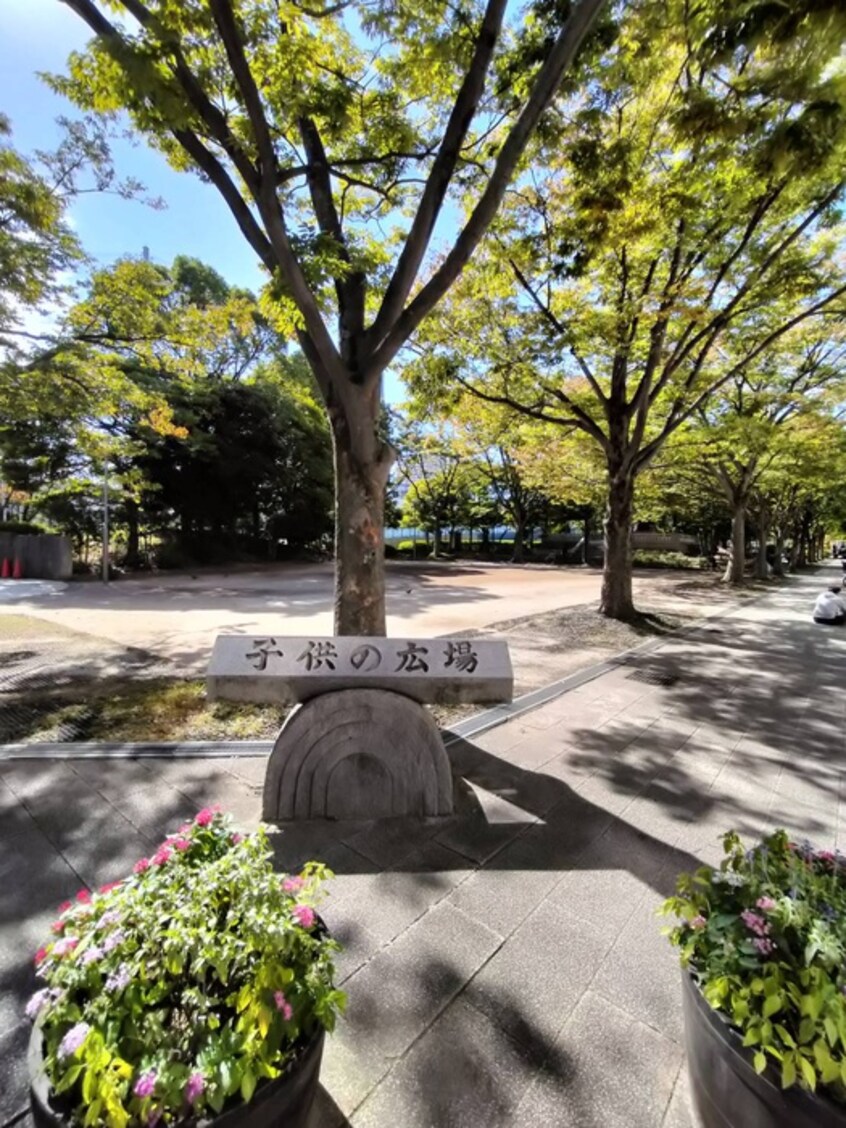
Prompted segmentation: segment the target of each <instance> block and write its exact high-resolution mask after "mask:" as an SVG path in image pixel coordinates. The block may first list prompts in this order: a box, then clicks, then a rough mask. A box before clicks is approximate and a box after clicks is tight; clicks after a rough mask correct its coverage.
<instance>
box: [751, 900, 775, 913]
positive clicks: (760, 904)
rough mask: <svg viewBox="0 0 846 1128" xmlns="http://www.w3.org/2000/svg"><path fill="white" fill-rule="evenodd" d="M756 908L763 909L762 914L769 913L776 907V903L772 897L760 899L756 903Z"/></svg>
mask: <svg viewBox="0 0 846 1128" xmlns="http://www.w3.org/2000/svg"><path fill="white" fill-rule="evenodd" d="M755 907H756V908H758V909H761V910H762V912H765V913H768V912H771V911H772V910H773V909H774V908H775V907H776V903H775V901H774V900H773V899H772V897H759V898H758V900H757V901H756V902H755Z"/></svg>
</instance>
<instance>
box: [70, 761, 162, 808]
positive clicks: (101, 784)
mask: <svg viewBox="0 0 846 1128" xmlns="http://www.w3.org/2000/svg"><path fill="white" fill-rule="evenodd" d="M152 763H153V761H152V760H69V761H68V767H69V770H70V771H72V772H73V773H74V774H75V775H77V776H79V777H80V778H81V779H83V780H84V781H85V782H86V783H87V784H88V785H89V786H90V787H91V790H92V791H94V792H99V794H100V795H105V796H106V798H107V799H112V798H116V799H120V798H122V797H123V796H125V795H128V794H130V793H131V792H133V791H137V790H138V788H143V787H148V786H150V784H153V783H155V776H154V775H153V774H152V772H151V771H150V765H151V764H152Z"/></svg>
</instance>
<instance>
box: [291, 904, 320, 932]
mask: <svg viewBox="0 0 846 1128" xmlns="http://www.w3.org/2000/svg"><path fill="white" fill-rule="evenodd" d="M293 911H294V919H295V920H296V922H297V924H300V925H302V927H303V928H305V929H307V930H308V929H310V928H313V927H314V921H315V915H314V909H310V908H309V907H308V905H294V910H293Z"/></svg>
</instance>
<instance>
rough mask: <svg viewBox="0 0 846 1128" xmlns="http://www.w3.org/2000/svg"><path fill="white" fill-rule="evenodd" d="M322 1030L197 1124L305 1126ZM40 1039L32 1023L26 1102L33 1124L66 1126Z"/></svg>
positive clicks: (269, 1127)
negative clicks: (248, 1094)
mask: <svg viewBox="0 0 846 1128" xmlns="http://www.w3.org/2000/svg"><path fill="white" fill-rule="evenodd" d="M324 1039H325V1031H324V1029H323V1027H322V1026H321V1027H318V1029H317V1031H316V1032H315V1033H314V1034H313V1035H312V1036H311V1038H309V1039H308V1040H307V1041H304V1042H303V1044H302V1048H301V1050H300V1052H299V1053H298V1054H297V1055H296V1057H295V1058H294V1059H293V1061H292V1062H291V1065H290V1067H289V1069H288V1070H287V1072H285V1073H284V1074H283V1075H282V1076H281V1077H277V1078H275V1080H273V1081H265V1082H263V1083H262V1084H261V1085H259V1087H258V1088H257V1089H256V1091H255V1093H254V1094H253V1099H252V1100H251V1101H250V1103H249V1104H244V1103H240V1104H234V1105H232V1106H231V1107H230V1108H224V1110H223V1111H222V1112H221V1113H220V1115H219V1116H215V1117H214V1118H213V1119H211V1120H201V1121H200V1122H199V1126H198V1128H203V1126H208V1128H277V1126H279V1125H284V1126H285V1128H306V1124H307V1122H308V1116H309V1112H310V1111H311V1106H312V1104H313V1102H314V1098H315V1095H316V1093H317V1085H318V1078H319V1075H320V1061H321V1058H322V1057H323V1042H324ZM42 1059H43V1040H42V1038H41V1031H40V1030H39V1029H38V1027H37V1026H36V1027H34V1028H33V1031H32V1037H31V1038H30V1042H29V1076H30V1106H31V1108H32V1119H33V1120H34V1122H35V1124H36V1128H67V1124H68V1121H67V1119H66V1117H65V1114H64V1112H63V1111H62V1109H61V1106H60V1105H57V1104H53V1102H52V1100H51V1096H50V1086H49V1084H48V1082H47V1078H46V1076H45V1074H44V1070H43V1068H42Z"/></svg>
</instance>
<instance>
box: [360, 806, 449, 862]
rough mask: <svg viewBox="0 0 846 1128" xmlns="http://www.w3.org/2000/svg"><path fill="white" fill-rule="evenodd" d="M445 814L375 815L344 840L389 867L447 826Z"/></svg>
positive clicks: (371, 858)
mask: <svg viewBox="0 0 846 1128" xmlns="http://www.w3.org/2000/svg"><path fill="white" fill-rule="evenodd" d="M445 821H446V820H445V819H443V818H421V819H414V820H411V819H405V818H396V819H374V820H373V821H372V822H370V823H369V824H368V825H367V826H365V827H364V828H363V829H361V830H358V831H356V832H354V833H353V834H351V835H350V836H349V837H347V836H344V838H343V839H342V841H344V842H345V843H346V845H348V846H351V847H352V848H353V850H356V851H357V852H358V853H359V854H363V855H364V856H365V857H366V858H370V860H371V861H372V862H374V863H375V864H376V865H377V866H379V867H381V868H383V869H387V868H388V867H389V866H394V867H395V866H397V865H399V864H401V863H402V861H403V860H404V859H405V858H406V857H407V856H408V855H409V854H413V853H414V852H415V851H417V850H419V849H420V847H421V846H423V845H424V844H426V843H428V841H429V840H430V839H431V838H434V836H435V835H436V834H437V833H438V832H439V831H441V830H443V829H444V827H445Z"/></svg>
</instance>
